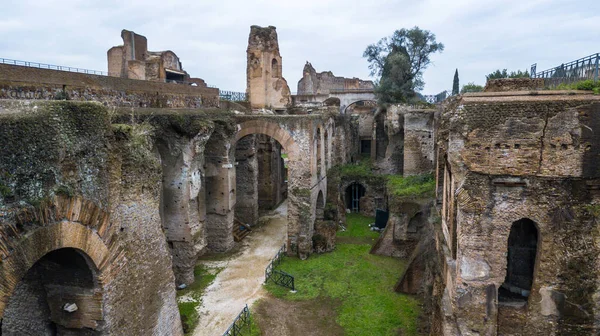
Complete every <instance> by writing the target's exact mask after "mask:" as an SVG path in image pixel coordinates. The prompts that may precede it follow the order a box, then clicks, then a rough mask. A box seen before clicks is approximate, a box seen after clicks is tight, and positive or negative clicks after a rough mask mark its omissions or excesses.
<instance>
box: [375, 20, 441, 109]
mask: <svg viewBox="0 0 600 336" xmlns="http://www.w3.org/2000/svg"><path fill="white" fill-rule="evenodd" d="M443 50H444V45H443V44H442V43H437V42H436V40H435V35H434V34H432V33H431V32H429V31H428V30H422V29H420V28H419V27H414V28H411V29H404V28H403V29H400V30H396V31H395V32H394V34H393V35H392V36H390V37H384V38H382V39H381V40H379V42H377V43H375V44H371V45H369V46H368V47H367V49H366V50H365V52H364V53H363V57H365V58H367V60H368V62H369V69H370V70H371V76H376V77H379V80H378V81H377V82H376V86H375V94H376V95H377V98H378V100H379V102H380V103H383V104H385V103H405V102H409V101H412V100H414V99H415V98H416V92H417V91H419V90H421V89H423V86H424V85H425V83H424V82H423V71H424V70H425V69H426V68H427V66H429V64H431V60H430V58H429V56H430V55H431V54H433V53H436V52H441V51H443Z"/></svg>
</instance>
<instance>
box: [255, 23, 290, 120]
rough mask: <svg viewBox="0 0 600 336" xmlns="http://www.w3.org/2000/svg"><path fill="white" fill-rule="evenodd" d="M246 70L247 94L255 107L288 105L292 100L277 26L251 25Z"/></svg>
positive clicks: (281, 107) (276, 107) (270, 107)
mask: <svg viewBox="0 0 600 336" xmlns="http://www.w3.org/2000/svg"><path fill="white" fill-rule="evenodd" d="M246 53H247V55H248V60H247V70H246V79H247V86H246V96H247V97H248V100H249V101H250V105H251V107H252V108H254V109H260V108H268V109H285V108H287V107H289V105H290V103H291V97H290V88H289V86H288V84H287V82H286V80H285V78H283V74H282V58H281V55H280V54H279V42H278V41H277V31H276V30H275V27H273V26H269V27H266V28H263V27H259V26H252V27H250V36H249V37H248V49H247V51H246Z"/></svg>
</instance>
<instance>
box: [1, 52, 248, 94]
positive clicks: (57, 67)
mask: <svg viewBox="0 0 600 336" xmlns="http://www.w3.org/2000/svg"><path fill="white" fill-rule="evenodd" d="M0 64H9V65H17V66H24V67H28V68H38V69H49V70H58V71H67V72H76V73H81V74H87V75H98V76H108V72H106V71H100V70H90V69H81V68H74V67H70V66H64V65H54V64H45V63H37V62H29V61H20V60H14V59H9V58H0ZM130 79H133V78H130ZM135 80H138V79H135ZM165 82H167V83H177V84H186V85H192V86H196V85H197V84H196V83H193V82H187V81H179V80H173V79H169V80H165ZM206 86H207V87H209V88H217V87H216V86H215V85H210V84H207V85H206ZM244 95H245V94H244Z"/></svg>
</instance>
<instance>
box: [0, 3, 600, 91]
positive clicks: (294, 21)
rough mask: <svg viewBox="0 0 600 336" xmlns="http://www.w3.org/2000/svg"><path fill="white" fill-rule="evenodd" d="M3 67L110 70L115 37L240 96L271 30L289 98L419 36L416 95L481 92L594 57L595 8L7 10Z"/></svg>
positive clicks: (0, 30)
mask: <svg viewBox="0 0 600 336" xmlns="http://www.w3.org/2000/svg"><path fill="white" fill-rule="evenodd" d="M2 8H3V9H2V12H0V57H6V58H18V59H23V60H28V61H37V62H44V63H54V64H61V65H68V66H74V67H83V68H91V69H98V70H105V69H106V51H107V50H108V49H109V48H110V47H112V46H113V45H118V44H120V43H121V38H120V32H121V29H124V28H125V29H130V30H134V31H136V32H137V33H139V34H142V35H145V36H146V37H147V38H148V44H149V48H150V50H165V49H170V50H173V51H174V52H175V53H177V54H178V55H179V56H180V58H181V59H182V62H183V65H184V68H185V69H186V70H187V71H188V72H189V73H190V74H191V75H192V76H195V77H201V78H204V79H205V80H206V81H207V82H208V83H210V84H214V85H217V86H218V87H220V88H222V89H227V90H237V91H244V90H245V85H246V80H245V75H246V52H245V51H246V43H247V39H248V33H249V31H250V25H253V24H257V25H262V26H267V25H274V26H277V31H278V34H279V42H280V48H281V54H282V57H283V67H284V76H285V77H286V79H287V80H288V83H289V84H290V86H291V89H292V91H295V90H296V83H297V81H298V80H299V79H300V76H301V74H302V67H303V66H304V62H305V61H307V60H308V61H310V62H311V63H312V64H313V65H314V66H315V67H316V68H317V70H318V71H325V70H331V71H333V72H334V73H335V74H336V75H341V76H346V77H361V78H366V77H368V73H369V72H368V69H367V63H366V60H365V59H364V58H362V52H363V50H364V49H365V47H366V46H367V45H368V44H370V43H374V42H376V41H377V40H378V39H380V38H381V37H383V36H387V35H390V34H391V33H392V32H393V31H394V30H396V29H400V28H410V27H413V26H415V25H417V26H419V27H421V28H423V29H428V30H430V31H432V32H433V33H435V34H436V35H437V38H438V41H440V42H443V43H444V44H445V46H446V50H445V51H444V53H442V54H439V55H434V56H433V57H432V60H433V62H434V64H433V65H432V66H431V67H430V68H429V69H428V70H427V71H426V72H425V76H424V78H425V81H426V86H425V90H424V93H437V92H440V91H442V90H444V89H447V88H450V87H451V85H452V78H453V75H454V69H455V68H458V69H459V73H460V79H461V83H463V84H465V83H467V82H476V83H480V84H483V82H484V81H485V74H487V73H489V72H492V71H493V70H495V69H498V68H508V69H510V70H516V69H528V68H529V65H530V64H531V63H536V62H537V63H538V69H541V68H544V69H545V68H549V67H551V66H554V65H558V64H560V63H563V62H567V61H570V60H573V59H576V58H579V57H583V56H586V55H588V54H591V53H595V52H598V51H599V50H598V48H599V47H598V46H599V45H600V43H598V42H599V41H598V36H597V32H598V30H599V28H600V17H599V14H598V13H600V2H598V1H596V0H582V1H579V2H577V5H574V4H573V2H572V1H567V0H530V1H522V0H503V1H501V2H500V1H497V0H494V1H492V0H478V1H476V0H454V1H451V2H450V1H442V0H426V1H407V0H401V1H393V0H378V1H364V0H360V1H359V0H345V1H343V0H303V1H289V0H287V1H286V0H258V1H248V0H222V1H214V0H203V1H156V0H145V1H142V0H128V1H116V0H107V1H85V0H42V1H40V0H8V1H7V0H4V1H3V6H2Z"/></svg>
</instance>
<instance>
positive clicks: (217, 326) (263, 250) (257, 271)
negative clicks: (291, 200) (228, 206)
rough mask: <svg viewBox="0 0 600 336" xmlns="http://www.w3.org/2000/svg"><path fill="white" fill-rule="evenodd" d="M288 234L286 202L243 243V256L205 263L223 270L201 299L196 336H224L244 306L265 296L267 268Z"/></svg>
mask: <svg viewBox="0 0 600 336" xmlns="http://www.w3.org/2000/svg"><path fill="white" fill-rule="evenodd" d="M262 220H264V219H262ZM286 232H287V203H286V202H284V203H283V204H282V205H281V206H280V207H279V208H277V210H275V211H274V212H273V213H272V214H270V215H268V220H266V223H265V224H263V225H262V226H260V227H259V228H257V229H255V230H254V231H253V232H252V233H251V234H250V235H248V236H247V237H246V238H245V239H244V240H243V241H242V244H243V245H242V248H241V251H240V253H237V254H236V255H234V256H232V257H231V258H229V259H227V260H225V261H206V262H204V264H206V266H207V267H210V268H215V267H216V268H223V270H222V271H221V272H220V273H219V274H218V275H217V277H216V279H215V281H214V282H213V283H212V284H211V285H210V286H209V287H208V288H207V289H206V292H205V293H204V296H203V297H202V307H201V308H200V322H199V323H198V326H197V327H196V329H195V330H194V336H219V335H222V334H223V333H224V332H225V330H226V329H227V328H228V327H229V325H230V324H231V322H233V319H234V318H235V317H236V316H237V314H238V313H239V312H240V311H241V310H242V308H243V307H244V305H246V304H248V306H251V305H252V303H254V301H256V300H258V299H260V298H262V297H263V296H264V295H265V294H266V292H265V290H264V289H263V286H262V284H263V282H264V280H265V278H264V277H265V267H266V266H267V265H268V263H269V261H270V260H271V258H273V256H274V255H275V253H276V252H277V250H278V249H279V248H280V247H281V245H283V243H284V241H285V239H286ZM201 262H202V261H201Z"/></svg>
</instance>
